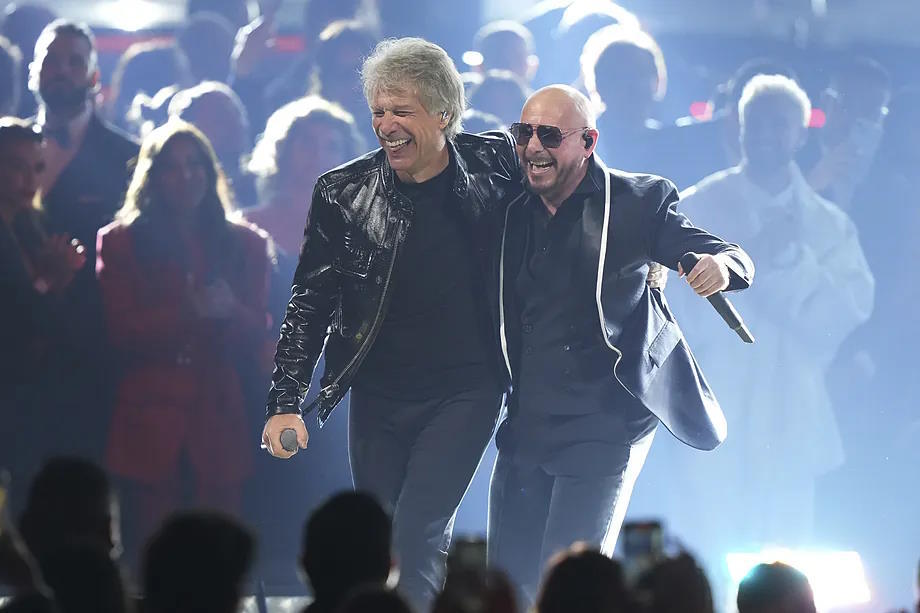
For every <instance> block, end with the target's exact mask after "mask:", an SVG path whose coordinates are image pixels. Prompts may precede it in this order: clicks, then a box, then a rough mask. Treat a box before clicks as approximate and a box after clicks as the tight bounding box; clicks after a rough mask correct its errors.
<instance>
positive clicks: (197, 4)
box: [185, 0, 254, 29]
mask: <svg viewBox="0 0 920 613" xmlns="http://www.w3.org/2000/svg"><path fill="white" fill-rule="evenodd" d="M251 4H254V3H253V2H252V1H251V0H187V1H186V4H185V14H186V17H194V16H195V15H200V14H201V13H213V14H215V15H220V16H221V17H223V18H224V19H226V20H227V22H228V23H229V24H230V25H231V26H233V28H234V29H238V28H242V27H243V26H245V25H246V24H247V23H249V9H250V5H251Z"/></svg>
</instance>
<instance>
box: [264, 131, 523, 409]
mask: <svg viewBox="0 0 920 613" xmlns="http://www.w3.org/2000/svg"><path fill="white" fill-rule="evenodd" d="M449 147H450V155H451V158H452V160H454V161H455V162H456V168H457V172H456V179H455V182H454V191H455V192H456V195H457V196H458V198H459V199H460V202H461V210H462V212H463V214H464V217H465V219H466V220H467V221H468V222H469V223H470V225H471V227H472V230H473V233H472V235H473V237H474V245H473V247H474V250H475V253H476V256H477V259H478V260H479V264H480V268H481V270H482V273H483V275H485V278H486V283H484V285H483V286H484V287H486V288H487V289H486V291H487V292H490V295H489V296H487V297H486V298H487V299H488V304H497V290H498V268H497V262H498V257H497V256H498V249H499V248H500V245H501V232H502V224H503V222H504V215H505V210H506V209H507V206H508V204H509V202H511V201H512V200H513V199H514V198H516V197H517V196H519V195H520V194H521V193H522V192H523V185H522V182H521V173H520V164H519V162H518V159H517V155H516V153H515V150H514V144H513V142H512V141H511V137H510V136H509V135H507V134H506V133H503V132H491V133H486V134H481V135H473V134H466V133H461V134H459V135H457V137H456V138H455V139H454V141H452V142H450V143H449ZM394 179H395V176H394V172H393V169H392V168H391V167H390V165H389V163H388V161H387V157H386V154H385V152H383V151H382V150H380V149H378V150H376V151H373V152H371V153H368V154H367V155H365V156H363V157H360V158H358V159H356V160H354V161H352V162H349V163H348V164H345V165H344V166H340V167H339V168H336V169H334V170H331V171H329V172H327V173H325V174H324V175H323V176H321V177H320V178H319V180H318V181H317V183H316V187H315V188H314V191H313V201H312V204H311V208H310V214H309V217H308V220H307V228H306V231H305V237H304V244H303V249H302V251H301V254H300V261H299V263H298V265H297V271H296V272H295V273H294V282H293V287H292V291H291V293H292V295H291V300H290V302H289V303H288V307H287V312H286V313H285V316H284V322H283V323H282V325H281V338H280V339H279V341H278V348H277V350H276V353H275V369H274V372H273V373H272V386H271V390H270V391H269V397H268V405H267V407H266V419H267V418H268V417H271V416H272V415H276V414H280V413H298V412H300V410H301V409H300V405H301V403H302V402H303V399H304V397H305V396H306V394H307V390H308V388H309V385H310V379H311V376H312V373H313V369H314V368H315V367H316V363H317V360H318V359H319V356H320V353H321V352H322V351H323V342H324V341H325V356H326V368H325V371H324V373H323V375H322V378H321V379H320V384H321V385H322V391H321V392H320V394H319V396H318V397H317V399H316V400H315V401H314V402H313V403H311V404H310V405H309V406H308V407H306V408H305V409H304V411H303V412H305V413H306V412H309V411H311V410H313V409H317V410H318V416H317V417H318V420H319V422H320V424H322V423H323V422H324V421H325V420H326V419H327V418H328V417H329V414H330V413H331V412H332V409H333V408H335V406H336V405H337V404H338V403H339V401H340V400H341V399H342V397H343V396H344V395H345V393H346V392H347V391H348V388H349V386H350V385H351V382H352V380H353V379H354V375H355V373H356V372H357V370H358V369H359V368H360V367H361V363H362V361H363V360H364V357H365V356H366V355H367V353H368V351H369V350H370V348H371V345H372V344H373V342H374V339H375V337H376V335H377V332H378V331H379V329H380V325H381V323H382V322H383V319H384V317H385V316H386V312H387V305H388V302H389V298H390V291H389V288H390V280H391V278H392V275H393V265H394V263H395V262H396V256H397V254H398V252H399V249H400V246H401V245H402V244H403V242H404V241H405V238H406V236H407V233H408V231H409V228H410V226H411V224H412V217H413V208H412V207H413V205H412V202H410V201H409V200H408V199H407V198H406V197H404V196H403V195H402V194H400V193H399V192H397V191H396V188H395V181H394ZM492 293H495V294H496V295H492ZM492 315H493V316H494V317H493V318H494V319H496V318H497V314H495V313H492ZM497 326H498V323H497V322H495V328H496V335H495V338H496V341H495V351H496V354H497V353H498V351H499V345H498V340H497V339H498V334H497ZM499 363H500V362H499Z"/></svg>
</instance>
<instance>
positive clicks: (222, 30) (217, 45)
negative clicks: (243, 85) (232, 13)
mask: <svg viewBox="0 0 920 613" xmlns="http://www.w3.org/2000/svg"><path fill="white" fill-rule="evenodd" d="M235 36H236V30H235V29H234V28H233V26H232V25H231V23H230V22H229V21H227V20H226V19H225V18H224V17H222V16H220V15H218V14H216V13H207V12H206V13H198V14H196V15H194V16H192V17H189V19H188V20H187V21H185V22H184V23H183V25H182V27H181V28H180V29H179V31H178V32H176V43H177V44H178V45H179V48H180V49H182V51H183V53H185V57H186V58H188V65H189V70H191V73H192V82H193V83H201V82H202V81H219V82H221V83H226V82H227V81H228V80H229V79H230V76H231V66H232V62H231V58H232V56H233V46H234V40H235Z"/></svg>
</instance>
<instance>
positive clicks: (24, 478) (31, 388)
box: [0, 117, 86, 483]
mask: <svg viewBox="0 0 920 613" xmlns="http://www.w3.org/2000/svg"><path fill="white" fill-rule="evenodd" d="M44 166H45V162H44V157H43V149H42V136H41V134H40V133H39V132H37V131H36V130H35V129H34V128H33V126H32V125H30V124H29V123H28V122H26V121H25V120H21V119H15V118H12V117H7V118H3V119H0V295H2V296H3V297H4V299H3V301H2V307H0V347H2V349H0V407H2V413H0V420H2V421H3V423H4V425H5V427H4V428H3V429H2V435H0V466H2V467H5V468H7V469H8V470H9V471H10V472H11V474H12V477H13V479H14V480H15V482H17V483H19V482H20V481H21V482H22V483H28V482H29V480H30V479H31V476H32V473H33V472H34V470H35V469H36V468H37V465H38V463H39V462H40V460H41V457H42V455H43V454H44V453H45V452H48V451H49V450H50V449H49V447H50V446H49V445H48V442H49V441H48V440H43V441H38V440H37V439H38V438H39V437H40V436H41V437H46V433H47V432H48V430H53V427H52V423H50V421H49V420H54V421H56V420H57V416H56V415H53V414H51V415H49V413H48V412H47V411H44V410H42V409H43V408H44V407H43V406H42V404H41V403H40V402H37V400H36V393H35V392H36V389H35V386H36V385H37V384H38V383H39V382H42V383H44V384H47V383H49V382H50V378H49V375H51V374H52V373H51V370H50V366H51V365H52V364H54V357H55V356H54V355H53V354H51V353H50V352H49V349H50V347H51V346H52V345H51V341H52V340H53V339H54V338H55V337H56V336H59V335H60V334H61V331H60V330H59V327H60V322H61V321H62V314H63V313H65V312H66V309H67V307H68V304H67V297H66V293H65V292H66V290H67V288H68V287H69V286H70V284H71V282H72V281H73V279H74V275H75V274H76V273H77V271H79V270H80V269H81V268H83V266H84V265H85V260H86V257H85V255H84V254H83V251H84V249H83V246H82V245H80V244H79V243H71V240H70V237H68V236H67V235H49V234H48V233H47V231H46V229H45V227H44V224H43V223H42V220H41V217H40V214H39V211H38V210H37V209H36V208H35V201H36V195H37V193H38V188H39V182H40V178H41V174H42V172H43V171H44Z"/></svg>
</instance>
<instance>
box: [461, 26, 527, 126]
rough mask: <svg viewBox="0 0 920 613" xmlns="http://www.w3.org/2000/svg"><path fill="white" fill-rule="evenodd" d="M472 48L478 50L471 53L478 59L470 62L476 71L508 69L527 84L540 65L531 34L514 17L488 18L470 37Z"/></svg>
mask: <svg viewBox="0 0 920 613" xmlns="http://www.w3.org/2000/svg"><path fill="white" fill-rule="evenodd" d="M473 51H474V52H475V53H478V54H479V55H478V57H476V56H474V57H476V59H478V60H479V63H478V64H474V65H473V66H472V68H473V69H474V70H475V71H477V72H479V73H486V72H488V71H490V70H508V71H510V72H511V73H513V74H514V75H515V76H516V77H517V78H518V79H520V80H521V82H523V83H525V84H528V85H529V84H530V82H531V81H533V78H534V75H535V74H536V72H537V68H538V67H539V65H540V59H539V58H538V57H537V54H536V46H535V44H534V39H533V34H531V33H530V30H528V29H527V28H526V27H525V26H523V25H521V24H520V23H518V22H516V21H510V20H506V19H503V20H500V21H491V22H489V23H487V24H486V25H484V26H482V27H481V28H479V30H478V31H477V32H476V36H474V37H473ZM518 109H520V107H518Z"/></svg>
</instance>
